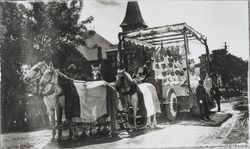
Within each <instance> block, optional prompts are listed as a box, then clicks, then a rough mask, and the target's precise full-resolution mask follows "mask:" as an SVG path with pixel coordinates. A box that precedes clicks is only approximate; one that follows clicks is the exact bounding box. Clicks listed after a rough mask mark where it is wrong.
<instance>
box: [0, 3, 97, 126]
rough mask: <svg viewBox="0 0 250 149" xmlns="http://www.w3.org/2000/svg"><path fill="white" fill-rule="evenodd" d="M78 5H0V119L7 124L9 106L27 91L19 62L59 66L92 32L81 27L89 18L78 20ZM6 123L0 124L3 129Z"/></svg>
mask: <svg viewBox="0 0 250 149" xmlns="http://www.w3.org/2000/svg"><path fill="white" fill-rule="evenodd" d="M82 7H83V2H82V1H81V0H64V1H62V2H49V3H43V2H35V3H34V2H32V3H29V4H27V5H23V4H18V3H12V2H3V3H1V4H0V10H1V11H2V13H1V21H0V35H3V36H1V37H3V38H0V48H1V71H2V81H1V93H2V94H1V105H2V108H1V114H2V116H3V117H2V122H6V123H8V114H9V113H12V111H11V110H12V109H11V108H12V107H15V106H16V105H17V104H18V103H19V101H20V99H23V98H25V95H26V93H27V92H26V91H27V90H26V89H25V87H26V86H25V84H24V83H23V81H22V72H21V66H22V65H23V64H27V63H29V64H34V63H37V62H38V61H40V60H46V61H50V60H52V61H56V62H57V64H56V66H57V67H58V68H59V67H62V66H63V62H65V58H66V56H67V55H68V54H69V53H70V52H72V50H74V49H75V48H76V47H77V46H79V45H85V44H86V43H85V40H86V39H87V38H89V37H90V36H91V35H93V33H94V32H93V31H89V30H88V29H87V28H86V26H85V25H86V24H88V23H91V22H92V20H93V17H89V18H87V19H86V20H83V21H79V19H80V12H81V10H82ZM13 112H15V111H13ZM6 123H2V126H3V127H2V129H3V130H4V129H6V127H5V126H6Z"/></svg>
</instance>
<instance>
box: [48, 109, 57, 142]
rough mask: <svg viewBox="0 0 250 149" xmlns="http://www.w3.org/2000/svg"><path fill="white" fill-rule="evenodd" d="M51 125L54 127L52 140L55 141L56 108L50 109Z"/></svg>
mask: <svg viewBox="0 0 250 149" xmlns="http://www.w3.org/2000/svg"><path fill="white" fill-rule="evenodd" d="M49 115H50V116H49V118H50V126H51V127H52V138H51V142H55V135H56V127H55V121H56V120H55V110H54V109H52V110H49Z"/></svg>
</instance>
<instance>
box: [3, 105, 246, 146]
mask: <svg viewBox="0 0 250 149" xmlns="http://www.w3.org/2000/svg"><path fill="white" fill-rule="evenodd" d="M232 105H233V103H223V104H222V105H221V108H222V114H223V113H231V114H233V115H232V117H231V118H229V119H228V120H227V121H226V122H224V123H223V124H222V125H221V126H220V127H207V126H194V125H192V124H191V123H190V125H188V122H187V123H185V125H183V124H181V123H180V124H179V123H175V124H168V125H166V124H160V125H158V128H157V129H147V130H139V131H136V132H133V133H131V134H127V133H125V132H124V133H121V135H120V137H117V138H111V137H105V138H100V139H93V138H85V139H81V140H79V141H77V142H74V143H69V142H68V143H67V142H66V143H61V144H54V143H53V144H52V143H49V140H50V131H49V130H42V131H36V132H29V133H10V134H5V135H1V137H2V139H1V140H2V142H1V144H2V146H5V147H10V148H12V147H15V148H55V147H67V148H68V147H73V148H152V147H154V148H160V147H191V146H193V147H194V146H224V145H225V144H224V143H225V140H226V139H227V136H228V135H229V133H230V131H231V130H232V128H233V126H234V125H235V123H236V120H237V116H238V114H239V111H235V110H233V109H232ZM213 110H216V109H213ZM240 145H246V143H243V142H242V143H241V144H240Z"/></svg>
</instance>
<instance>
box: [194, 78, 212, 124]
mask: <svg viewBox="0 0 250 149" xmlns="http://www.w3.org/2000/svg"><path fill="white" fill-rule="evenodd" d="M196 98H197V99H198V105H199V108H200V117H201V119H202V120H206V119H207V120H210V118H209V110H208V104H207V98H208V94H207V92H206V90H205V88H204V86H203V80H200V81H199V86H198V87H197V88H196ZM202 109H204V113H203V110H202Z"/></svg>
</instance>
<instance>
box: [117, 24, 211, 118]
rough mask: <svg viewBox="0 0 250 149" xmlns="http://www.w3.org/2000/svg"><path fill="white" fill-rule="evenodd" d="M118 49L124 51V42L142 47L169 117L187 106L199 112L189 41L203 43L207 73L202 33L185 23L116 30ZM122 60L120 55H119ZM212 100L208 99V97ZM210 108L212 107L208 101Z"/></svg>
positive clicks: (204, 43) (195, 71)
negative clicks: (189, 56) (119, 31)
mask: <svg viewBox="0 0 250 149" xmlns="http://www.w3.org/2000/svg"><path fill="white" fill-rule="evenodd" d="M118 38H119V44H118V53H119V54H120V53H124V52H123V51H124V49H125V48H126V46H130V47H131V46H135V47H136V46H137V47H140V48H143V50H144V51H145V53H146V55H147V56H145V58H144V59H143V61H144V62H142V63H144V64H145V63H146V61H148V60H151V61H152V67H153V70H154V72H155V76H154V77H155V80H157V81H156V82H157V83H156V84H155V86H156V88H157V92H158V97H159V99H160V104H161V107H162V111H163V113H165V115H166V118H167V119H168V120H170V121H172V120H175V119H176V116H177V113H178V112H179V111H183V110H190V112H192V113H193V114H198V113H199V108H198V104H197V100H196V97H195V88H196V86H197V85H198V81H199V68H194V63H193V62H192V60H190V59H189V58H188V55H189V54H190V51H189V41H190V40H198V41H199V42H200V43H202V44H203V45H204V46H205V51H206V58H207V60H206V62H207V70H208V73H209V49H208V45H207V39H206V37H205V36H203V35H202V34H200V33H199V32H197V31H195V30H194V29H193V28H192V27H190V26H188V25H187V24H186V23H180V24H173V25H166V26H159V27H152V28H142V29H138V30H134V31H127V32H121V33H119V34H118ZM120 59H121V60H120V61H122V56H120ZM210 100H211V99H210ZM209 103H211V104H210V108H212V107H214V104H213V102H211V101H210V102H209Z"/></svg>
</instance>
